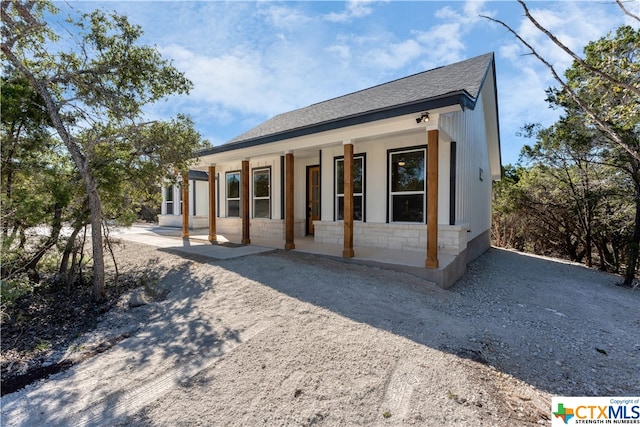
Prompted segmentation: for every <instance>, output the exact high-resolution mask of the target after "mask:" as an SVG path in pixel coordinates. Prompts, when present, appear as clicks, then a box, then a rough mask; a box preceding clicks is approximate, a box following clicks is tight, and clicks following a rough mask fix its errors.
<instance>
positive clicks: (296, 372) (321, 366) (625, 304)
mask: <svg viewBox="0 0 640 427" xmlns="http://www.w3.org/2000/svg"><path fill="white" fill-rule="evenodd" d="M229 250H233V248H229ZM119 257H120V259H121V269H127V268H128V269H135V268H144V269H146V272H147V275H148V277H149V283H148V285H147V286H146V291H144V292H143V291H142V290H138V291H135V292H132V293H129V294H127V295H126V296H125V297H123V298H122V299H121V300H120V302H119V303H118V304H117V305H116V307H115V308H114V309H113V310H112V311H110V312H109V313H107V314H106V315H104V317H103V318H102V321H101V323H100V324H99V327H98V328H97V329H96V330H95V331H93V332H91V333H89V334H86V335H84V336H83V337H81V338H79V339H78V340H77V342H75V343H74V345H73V346H71V347H70V348H69V349H68V351H67V353H66V355H65V356H64V357H65V358H67V359H70V360H84V361H82V362H81V363H77V364H75V365H74V366H72V367H71V368H70V369H69V370H67V371H65V372H61V373H58V374H56V375H54V376H52V377H50V378H49V379H47V380H44V381H41V382H39V383H36V384H32V385H31V386H28V387H27V388H25V389H23V390H21V391H19V392H16V393H13V394H10V395H7V396H4V397H3V398H2V400H1V404H2V412H1V414H2V425H7V426H12V425H25V426H42V425H48V426H55V425H60V426H67V425H74V426H81V425H121V426H175V425H207V426H209V425H213V426H218V425H219V426H247V425H251V426H274V425H277V426H281V425H283V426H312V425H314V426H375V425H380V426H385V425H389V426H402V425H427V426H431V425H456V426H460V425H463V426H466V425H469V426H482V425H487V426H494V425H495V426H513V425H539V424H542V425H549V424H550V421H549V420H550V416H551V401H550V399H551V396H553V395H562V396H582V395H589V396H591V395H594V396H595V395H601V396H609V395H611V396H640V385H639V384H640V382H639V381H638V372H639V368H640V309H639V307H640V291H638V290H632V289H628V288H621V287H618V286H616V283H617V282H619V278H618V277H616V276H613V275H608V274H605V273H601V272H596V271H592V270H589V269H586V268H583V267H581V266H577V265H572V264H568V263H563V262H558V261H554V260H549V259H543V258H539V257H532V256H526V255H522V254H519V253H515V252H510V251H505V250H500V249H495V248H494V249H491V250H490V251H488V252H487V253H486V254H485V255H483V256H482V257H481V258H479V259H478V260H477V261H476V262H474V263H473V264H471V265H470V266H469V271H468V274H467V275H466V276H465V277H464V278H463V279H461V280H460V281H459V282H458V283H457V284H456V285H455V286H454V287H453V288H452V289H449V290H442V289H439V288H437V287H435V286H433V285H431V284H430V283H428V282H424V281H423V280H421V279H419V278H416V277H414V276H411V275H408V274H406V273H401V272H397V271H393V270H388V269H379V268H375V267H366V266H360V265H356V264H352V263H346V262H342V261H340V260H336V259H329V258H324V257H318V256H312V255H307V254H302V253H297V252H284V251H274V252H268V253H263V254H257V255H250V256H246V257H242V258H235V259H229V260H213V259H208V258H205V257H199V256H194V255H188V258H185V257H182V256H179V254H177V253H176V252H175V251H174V250H171V249H157V248H154V247H151V246H146V245H142V244H139V243H132V242H128V243H126V245H125V246H124V248H120V249H119ZM85 359H86V360H85Z"/></svg>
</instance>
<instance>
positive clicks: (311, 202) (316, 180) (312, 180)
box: [307, 166, 320, 236]
mask: <svg viewBox="0 0 640 427" xmlns="http://www.w3.org/2000/svg"><path fill="white" fill-rule="evenodd" d="M318 220H320V166H309V167H307V234H308V235H311V236H313V235H314V234H315V230H314V228H313V221H318Z"/></svg>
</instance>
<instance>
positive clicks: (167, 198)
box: [164, 185, 173, 215]
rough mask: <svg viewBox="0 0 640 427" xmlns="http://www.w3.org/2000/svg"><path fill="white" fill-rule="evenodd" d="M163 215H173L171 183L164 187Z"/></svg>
mask: <svg viewBox="0 0 640 427" xmlns="http://www.w3.org/2000/svg"><path fill="white" fill-rule="evenodd" d="M164 207H165V215H173V185H169V186H167V187H165V188H164Z"/></svg>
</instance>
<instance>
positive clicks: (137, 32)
mask: <svg viewBox="0 0 640 427" xmlns="http://www.w3.org/2000/svg"><path fill="white" fill-rule="evenodd" d="M1 10H2V20H3V23H4V26H3V27H2V45H1V50H2V54H3V56H4V59H6V60H7V61H8V62H9V63H10V64H11V65H12V66H13V67H14V68H15V69H16V71H17V72H19V73H20V74H21V75H22V76H23V77H24V78H25V79H26V80H27V81H28V82H29V84H30V85H31V86H32V88H33V90H34V91H35V92H36V93H37V94H38V96H40V97H41V98H42V101H43V104H44V106H45V108H46V111H47V114H48V116H49V119H50V120H51V124H52V127H53V128H54V129H55V131H56V133H57V135H58V137H59V138H60V140H61V141H62V143H63V145H64V147H65V149H66V153H67V154H68V155H69V156H70V158H71V159H72V162H73V165H74V168H75V170H76V171H77V173H78V174H79V176H80V178H81V182H82V184H83V187H84V191H85V193H86V198H87V205H88V210H89V212H90V221H91V229H92V233H91V239H92V251H93V287H94V298H95V299H96V301H100V300H102V299H104V297H105V287H104V283H105V277H104V253H103V236H102V229H103V227H102V226H103V220H104V219H105V213H106V212H105V209H104V207H105V205H104V201H106V200H109V203H108V205H109V206H110V210H111V212H113V210H114V209H115V208H114V206H117V202H116V198H113V197H114V196H113V195H114V194H117V192H118V191H122V190H123V185H125V184H124V183H125V181H126V179H131V180H134V181H130V182H128V183H127V185H129V188H141V187H142V185H141V183H140V182H139V181H135V180H136V179H141V177H146V178H156V177H157V171H158V170H160V169H162V170H163V171H167V170H169V166H170V165H171V167H172V168H176V169H178V170H186V169H187V167H188V164H189V161H190V159H191V158H193V153H194V152H195V151H196V150H197V149H198V148H199V147H201V143H202V142H201V138H200V135H199V134H197V132H195V131H193V129H192V126H193V123H191V122H190V121H189V120H186V118H185V117H178V118H177V119H175V120H174V122H172V124H169V125H167V126H169V127H171V128H172V129H173V131H174V132H176V133H179V134H180V135H181V138H180V139H179V140H178V141H179V142H180V143H182V144H183V145H179V143H178V142H176V141H175V140H162V141H151V139H149V138H148V135H152V134H153V133H154V126H155V128H157V127H158V126H160V125H158V124H155V125H154V124H153V123H149V122H145V121H144V119H143V114H142V107H143V106H144V105H147V104H150V103H153V102H156V101H158V100H160V99H163V98H165V97H167V96H169V95H171V94H186V93H188V91H189V90H190V88H191V86H192V85H191V82H190V81H189V80H188V79H187V78H186V77H185V76H184V75H183V73H181V72H179V71H178V70H176V69H175V68H174V67H173V66H172V65H171V63H170V62H168V61H167V60H165V59H163V58H162V57H161V55H160V54H159V53H158V52H157V50H156V49H155V48H152V47H149V46H140V45H138V44H137V40H138V39H139V38H140V36H141V35H142V30H141V29H140V27H138V26H135V25H131V24H130V23H129V22H128V20H127V18H126V17H125V16H121V15H119V14H117V13H111V14H106V13H104V12H102V11H98V10H97V11H94V12H92V13H89V14H83V15H81V17H80V19H79V20H77V21H73V20H71V19H69V22H70V25H72V26H73V27H74V29H73V31H71V30H70V31H69V33H71V34H76V33H77V36H74V41H75V45H74V46H72V48H71V49H68V48H67V49H64V50H62V51H60V52H57V53H53V49H52V47H53V46H55V42H56V40H58V36H57V35H56V34H55V33H54V31H53V30H52V28H51V27H50V26H49V25H48V23H47V22H46V20H45V19H44V16H45V13H56V12H57V9H56V8H55V7H54V6H53V5H52V3H49V2H40V1H39V2H31V1H5V2H2V9H1ZM155 135H156V136H159V137H166V136H167V132H165V133H164V134H162V133H156V134H155ZM140 141H144V142H146V144H143V143H141V142H140ZM156 160H160V161H163V162H166V163H161V164H156V165H154V166H153V167H151V166H150V165H151V164H152V163H153V162H154V161H156ZM127 167H130V168H131V170H130V171H129V173H128V174H127V173H124V172H123V171H124V170H125V169H126V168H127ZM145 172H149V174H147V175H145ZM154 174H155V175H154ZM114 177H117V178H118V180H117V181H118V183H120V184H121V185H119V186H118V185H112V181H111V179H112V178H114ZM120 196H122V193H120ZM111 198H113V203H112V201H111ZM120 198H122V197H120ZM116 216H117V215H116Z"/></svg>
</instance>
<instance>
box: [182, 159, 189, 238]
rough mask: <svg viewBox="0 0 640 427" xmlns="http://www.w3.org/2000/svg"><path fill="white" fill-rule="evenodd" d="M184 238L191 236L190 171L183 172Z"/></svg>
mask: <svg viewBox="0 0 640 427" xmlns="http://www.w3.org/2000/svg"><path fill="white" fill-rule="evenodd" d="M182 238H183V239H188V238H189V171H184V172H182Z"/></svg>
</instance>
